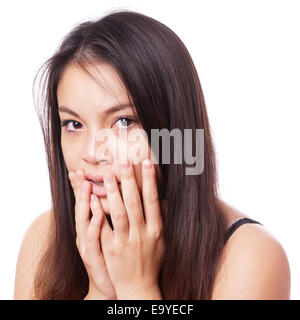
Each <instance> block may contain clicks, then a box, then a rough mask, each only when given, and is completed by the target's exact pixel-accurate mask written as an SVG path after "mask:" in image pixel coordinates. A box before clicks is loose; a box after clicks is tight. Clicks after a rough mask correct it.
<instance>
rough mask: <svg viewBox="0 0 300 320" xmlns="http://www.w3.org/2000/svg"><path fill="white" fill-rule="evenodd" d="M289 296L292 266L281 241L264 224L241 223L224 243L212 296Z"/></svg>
mask: <svg viewBox="0 0 300 320" xmlns="http://www.w3.org/2000/svg"><path fill="white" fill-rule="evenodd" d="M241 217H245V216H243V215H241ZM247 217H248V216H247ZM289 298H290V268H289V263H288V258H287V255H286V253H285V250H284V248H283V247H282V245H281V244H280V242H279V241H278V240H277V239H276V238H275V237H274V236H273V235H272V234H271V233H270V232H269V231H268V230H267V229H266V228H265V227H264V226H262V225H259V224H244V225H242V226H240V227H239V228H238V229H237V230H236V231H235V232H234V233H233V234H232V235H231V237H230V238H229V240H228V241H227V243H226V245H225V247H224V250H223V254H222V257H221V260H220V264H219V269H218V272H217V275H216V279H215V284H214V288H213V294H212V299H236V300H239V299H266V300H271V299H289Z"/></svg>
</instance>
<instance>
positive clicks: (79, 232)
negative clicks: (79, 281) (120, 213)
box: [69, 170, 117, 300]
mask: <svg viewBox="0 0 300 320" xmlns="http://www.w3.org/2000/svg"><path fill="white" fill-rule="evenodd" d="M69 179H70V181H71V185H72V188H73V191H74V195H75V224H76V245H77V248H78V251H79V254H80V256H81V258H82V261H83V263H84V266H85V268H86V271H87V274H88V277H89V292H88V294H87V296H86V297H85V299H97V300H98V299H100V300H110V299H117V296H116V292H115V288H114V286H113V284H112V282H111V281H110V278H109V275H108V271H107V268H106V263H105V260H104V257H103V253H102V250H101V246H100V232H101V225H102V223H103V219H106V217H105V214H104V212H103V210H102V208H100V209H99V210H94V214H93V216H92V218H91V219H90V212H91V211H90V205H91V198H92V197H91V183H90V182H89V181H87V180H85V178H84V172H83V171H82V170H77V171H76V172H69ZM93 196H95V197H96V195H93Z"/></svg>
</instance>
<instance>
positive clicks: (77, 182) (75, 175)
mask: <svg viewBox="0 0 300 320" xmlns="http://www.w3.org/2000/svg"><path fill="white" fill-rule="evenodd" d="M68 176H69V179H70V182H71V185H72V188H73V191H74V195H75V198H76V196H78V194H79V193H80V187H81V183H82V182H83V180H84V173H83V171H82V170H79V169H78V170H76V171H71V172H69V174H68Z"/></svg>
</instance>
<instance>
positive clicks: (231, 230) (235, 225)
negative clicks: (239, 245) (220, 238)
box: [225, 218, 261, 243]
mask: <svg viewBox="0 0 300 320" xmlns="http://www.w3.org/2000/svg"><path fill="white" fill-rule="evenodd" d="M245 223H258V224H260V225H261V223H260V222H258V221H255V220H252V219H249V218H241V219H238V220H237V221H235V222H234V223H233V224H232V225H231V226H230V227H229V228H228V229H227V232H226V236H225V243H226V242H227V240H228V239H229V238H230V236H231V235H232V234H233V233H234V231H235V230H236V229H237V228H238V227H240V226H241V225H243V224H245Z"/></svg>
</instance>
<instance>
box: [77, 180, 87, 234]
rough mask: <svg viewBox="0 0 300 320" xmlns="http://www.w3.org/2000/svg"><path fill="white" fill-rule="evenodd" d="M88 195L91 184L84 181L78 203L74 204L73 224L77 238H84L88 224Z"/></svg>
mask: <svg viewBox="0 0 300 320" xmlns="http://www.w3.org/2000/svg"><path fill="white" fill-rule="evenodd" d="M90 194H91V183H90V182H89V181H87V180H84V181H83V183H82V185H81V189H80V194H79V197H78V201H76V203H75V224H76V232H77V234H78V236H84V234H85V232H86V230H87V228H88V225H89V222H90V219H89V217H90Z"/></svg>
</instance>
